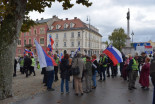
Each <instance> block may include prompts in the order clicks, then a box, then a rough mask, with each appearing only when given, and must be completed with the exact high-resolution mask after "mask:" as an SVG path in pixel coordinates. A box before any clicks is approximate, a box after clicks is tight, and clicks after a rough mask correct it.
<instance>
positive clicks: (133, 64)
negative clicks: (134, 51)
mask: <svg viewBox="0 0 155 104" xmlns="http://www.w3.org/2000/svg"><path fill="white" fill-rule="evenodd" d="M138 64H139V63H138V56H137V55H135V57H134V58H133V59H132V60H130V63H129V86H128V89H129V90H132V89H136V87H135V82H136V78H137V76H138Z"/></svg>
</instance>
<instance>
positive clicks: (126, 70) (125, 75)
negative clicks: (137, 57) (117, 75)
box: [122, 56, 129, 80]
mask: <svg viewBox="0 0 155 104" xmlns="http://www.w3.org/2000/svg"><path fill="white" fill-rule="evenodd" d="M128 66H129V56H126V57H125V62H124V67H123V70H122V77H123V79H124V80H127V79H128V69H127V68H128Z"/></svg>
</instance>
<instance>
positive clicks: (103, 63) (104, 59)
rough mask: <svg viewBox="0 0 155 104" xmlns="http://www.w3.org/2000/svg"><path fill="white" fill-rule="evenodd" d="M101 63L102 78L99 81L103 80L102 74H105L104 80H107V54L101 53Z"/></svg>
mask: <svg viewBox="0 0 155 104" xmlns="http://www.w3.org/2000/svg"><path fill="white" fill-rule="evenodd" d="M99 65H100V79H99V81H102V74H103V81H105V80H106V77H105V71H106V68H107V57H106V56H105V54H101V57H100V60H99Z"/></svg>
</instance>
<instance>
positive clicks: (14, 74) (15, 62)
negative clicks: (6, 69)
mask: <svg viewBox="0 0 155 104" xmlns="http://www.w3.org/2000/svg"><path fill="white" fill-rule="evenodd" d="M16 68H17V60H16V59H14V73H13V77H15V76H16Z"/></svg>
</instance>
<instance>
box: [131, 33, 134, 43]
mask: <svg viewBox="0 0 155 104" xmlns="http://www.w3.org/2000/svg"><path fill="white" fill-rule="evenodd" d="M131 35H132V43H133V36H134V32H133V31H132V33H131Z"/></svg>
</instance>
